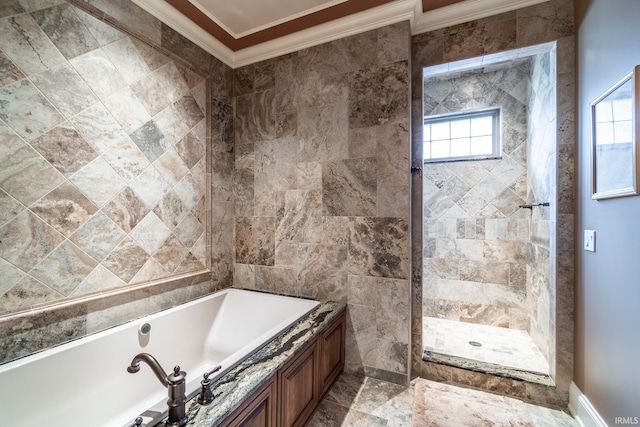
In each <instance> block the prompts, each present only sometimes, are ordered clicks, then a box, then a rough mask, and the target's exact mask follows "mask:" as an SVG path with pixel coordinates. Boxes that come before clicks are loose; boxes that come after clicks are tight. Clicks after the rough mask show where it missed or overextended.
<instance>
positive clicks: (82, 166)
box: [0, 0, 233, 360]
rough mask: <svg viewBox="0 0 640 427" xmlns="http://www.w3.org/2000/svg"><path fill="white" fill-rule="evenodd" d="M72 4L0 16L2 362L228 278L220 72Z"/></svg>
mask: <svg viewBox="0 0 640 427" xmlns="http://www.w3.org/2000/svg"><path fill="white" fill-rule="evenodd" d="M77 3H78V6H80V7H81V8H79V7H76V6H74V5H73V2H66V1H60V0H39V1H22V0H12V1H5V2H3V4H2V7H0V32H1V33H2V38H0V120H1V121H0V277H2V283H0V295H1V297H0V316H2V322H1V323H2V325H0V328H2V329H3V331H4V332H6V333H3V334H2V336H3V341H2V345H1V346H0V347H2V348H3V350H6V351H3V354H4V357H3V360H10V359H11V358H15V357H19V356H22V355H25V354H29V353H31V352H33V351H37V350H40V349H42V348H46V347H47V346H49V345H55V344H58V343H60V342H64V341H66V340H68V339H72V338H75V337H79V336H83V335H85V334H88V333H92V332H95V331H96V330H100V329H102V328H105V327H108V326H113V325H114V324H118V323H122V322H124V321H127V320H130V319H132V318H136V317H140V316H143V315H145V314H148V313H149V312H153V311H158V310H160V309H162V308H168V307H171V306H173V305H176V304H179V303H181V302H184V301H185V300H189V299H191V298H193V297H195V296H198V295H202V294H206V293H208V292H210V291H211V290H213V289H214V288H216V287H220V286H230V284H231V270H230V268H231V265H232V258H231V244H232V238H231V236H232V234H231V231H230V224H224V221H216V219H215V218H220V217H223V218H225V217H228V216H229V215H228V212H225V205H224V204H225V203H227V204H228V200H229V198H230V196H229V194H220V193H215V192H214V193H213V194H215V195H216V196H219V197H220V199H217V200H216V203H218V205H217V206H216V208H217V210H216V213H215V214H214V215H213V217H214V220H213V221H214V224H213V226H212V227H211V226H209V221H210V217H211V216H212V215H211V208H210V205H211V193H210V190H209V188H210V185H211V184H210V181H211V173H210V170H211V169H210V168H211V160H210V158H211V154H212V151H213V152H214V155H216V153H218V152H230V151H231V146H232V143H233V139H232V138H233V134H232V131H231V130H230V129H232V121H231V120H232V117H231V113H230V111H231V107H230V106H229V93H230V90H229V86H230V76H231V74H230V70H228V69H227V70H225V69H224V66H222V64H220V63H219V62H218V61H217V60H215V59H214V58H212V57H211V56H210V55H208V54H206V53H205V52H203V51H202V50H200V49H199V48H197V47H195V46H194V45H193V44H191V43H189V42H186V41H185V40H184V39H183V38H182V37H181V36H179V35H177V34H176V33H175V32H173V31H172V30H170V29H169V28H167V27H165V26H164V25H161V24H160V22H159V21H158V20H156V19H155V18H153V17H151V16H150V15H148V14H146V13H145V12H144V11H142V10H141V9H139V8H137V7H136V6H134V5H133V4H132V3H131V2H128V1H123V0H119V1H115V2H103V1H99V0H96V1H92V2H89V3H88V4H85V2H77ZM100 8H102V9H100ZM114 16H115V17H116V18H114ZM119 19H120V20H122V21H124V22H121V21H120V20H119ZM106 21H108V22H109V23H112V24H115V25H117V26H119V27H120V29H117V28H115V27H113V26H111V25H108V22H106ZM127 21H128V22H127ZM132 28H135V30H132ZM121 30H124V31H121ZM172 52H177V53H179V55H180V56H182V58H180V57H178V56H177V55H175V54H173V53H172ZM215 62H217V63H215ZM211 94H212V95H213V96H214V97H216V98H217V99H213V100H212V99H211V98H210V96H211ZM207 110H209V111H211V113H210V116H209V117H207ZM212 147H213V150H212V149H211V148H212ZM223 178H224V177H217V179H216V180H215V182H214V183H213V188H214V190H215V189H216V188H225V187H227V188H228V187H230V184H226V183H224V181H223ZM214 197H215V196H214ZM220 204H221V205H220ZM226 208H227V209H228V208H229V207H228V206H226ZM225 226H227V227H228V228H225ZM224 230H226V231H224ZM212 232H213V233H216V234H217V239H216V250H215V251H212V245H211V233H212ZM225 245H226V246H225ZM212 253H213V254H214V255H213V257H212V256H211V254H212ZM212 260H213V262H212ZM210 267H211V268H212V269H213V270H214V271H215V272H216V273H218V276H217V277H216V278H215V279H214V282H213V283H211V281H210V280H209V277H210V274H208V273H204V274H202V272H206V271H207V270H208V269H209V268H210ZM195 273H200V274H196V275H194V274H195ZM190 276H191V278H189V277H190ZM172 278H179V279H177V280H171V279H172ZM151 282H154V283H156V282H157V283H159V284H158V285H157V286H156V287H155V288H153V287H149V288H146V289H145V288H144V287H142V288H141V287H140V286H137V287H135V286H134V287H132V285H143V284H145V283H151ZM152 288H153V289H152ZM116 289H124V290H125V291H124V292H120V293H119V294H118V295H117V296H114V297H111V298H104V299H101V298H100V295H101V294H103V293H105V292H109V291H113V290H116ZM127 289H131V291H130V292H127ZM86 296H90V297H92V298H89V299H84V300H83V298H82V297H86ZM64 301H67V302H76V303H69V304H67V305H64V306H60V305H59V304H58V308H56V309H49V308H48V307H49V306H50V305H51V304H52V303H60V302H64ZM82 301H85V302H82ZM87 301H91V302H87ZM134 301H137V302H135V303H133V302H134ZM107 309H108V311H107ZM42 317H48V321H47V322H42ZM25 319H31V320H30V322H31V323H29V322H26V323H25V321H24V320H25ZM47 324H48V325H49V327H48V328H47V327H46V325H47ZM16 325H19V326H16ZM40 327H42V328H43V329H40ZM9 331H10V332H9ZM18 343H21V344H20V345H18Z"/></svg>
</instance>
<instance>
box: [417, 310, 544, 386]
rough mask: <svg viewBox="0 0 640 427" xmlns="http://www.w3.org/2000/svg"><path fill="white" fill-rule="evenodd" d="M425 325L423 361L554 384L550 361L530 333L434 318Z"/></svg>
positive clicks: (423, 332) (423, 328) (427, 318)
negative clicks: (550, 371) (550, 373)
mask: <svg viewBox="0 0 640 427" xmlns="http://www.w3.org/2000/svg"><path fill="white" fill-rule="evenodd" d="M422 320H423V324H422V345H423V356H422V358H423V360H425V361H429V362H435V363H440V364H443V365H449V366H455V367H458V368H463V369H469V370H472V371H477V372H484V373H488V374H493V375H498V376H502V377H509V378H516V379H520V380H524V381H529V382H534V383H539V384H544V385H553V384H554V383H553V380H552V379H551V377H550V375H549V362H548V361H547V360H546V359H545V357H544V356H543V355H542V353H541V352H540V350H539V349H538V347H537V346H536V345H535V344H534V342H533V340H532V339H531V337H530V336H529V334H528V333H527V331H521V330H516V329H507V328H500V327H496V326H486V325H478V324H475V323H466V322H459V321H454V320H447V319H438V318H434V317H424V318H423V319H422Z"/></svg>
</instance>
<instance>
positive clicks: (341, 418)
mask: <svg viewBox="0 0 640 427" xmlns="http://www.w3.org/2000/svg"><path fill="white" fill-rule="evenodd" d="M414 385H415V382H413V383H412V384H411V385H410V386H409V387H405V386H401V385H398V384H392V383H388V382H384V381H380V380H376V379H374V378H367V377H365V378H362V377H357V376H354V375H350V374H346V373H345V374H342V376H340V378H338V380H337V381H336V383H335V384H334V385H333V387H331V389H330V390H329V392H328V393H327V395H326V396H325V398H324V399H323V401H322V402H321V403H320V406H319V408H318V410H317V411H316V413H315V414H314V415H313V417H312V418H311V420H310V421H309V422H308V423H307V427H335V426H345V427H347V426H348V427H385V426H386V427H411V426H413V427H461V426H463V425H472V426H474V427H475V424H464V423H462V424H461V420H460V419H458V418H455V417H453V418H452V419H451V420H448V421H438V422H437V423H429V424H424V423H421V422H415V421H414V420H413V419H412V418H413V417H412V414H413V408H414V393H415V390H414ZM442 387H443V388H444V387H448V388H449V389H450V390H453V391H454V392H455V391H459V394H460V396H468V397H462V398H461V400H464V401H462V402H457V403H458V404H461V405H463V406H465V407H470V406H473V402H472V400H474V399H478V398H480V399H482V397H483V396H485V395H487V397H489V398H490V397H495V395H492V394H490V393H485V392H481V391H475V390H468V389H463V388H460V387H455V386H444V385H443V386H442ZM429 398H431V397H429ZM433 399H434V400H435V401H437V403H434V406H436V407H443V406H445V405H450V404H451V402H447V401H446V400H447V397H446V396H444V395H443V396H439V395H437V394H436V393H434V395H433ZM422 400H424V399H422ZM506 401H508V399H506V398H505V402H506ZM521 404H522V405H523V406H524V408H525V413H526V414H527V416H528V418H527V419H528V424H522V425H523V426H525V425H527V426H533V427H578V424H577V423H576V422H575V421H574V420H573V419H572V418H571V417H570V416H569V415H567V414H566V413H564V412H562V411H557V410H551V409H548V408H543V407H539V406H534V405H529V404H525V403H521ZM491 409H492V411H491V412H492V413H496V414H500V413H502V414H504V413H508V412H510V411H512V408H511V407H510V406H508V405H507V404H505V405H504V411H501V410H500V409H501V408H500V407H497V406H495V405H494V406H493V407H492V408H491ZM491 416H492V415H491V414H489V417H491ZM497 419H498V418H496V420H497ZM489 422H490V424H483V425H491V426H493V427H507V425H503V424H501V423H500V422H499V421H495V422H492V421H489ZM517 425H521V424H517Z"/></svg>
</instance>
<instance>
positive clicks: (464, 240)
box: [423, 59, 531, 329]
mask: <svg viewBox="0 0 640 427" xmlns="http://www.w3.org/2000/svg"><path fill="white" fill-rule="evenodd" d="M506 65H507V66H504V67H498V66H496V67H493V68H492V69H479V70H473V71H469V72H465V73H464V74H463V75H460V74H452V75H447V76H437V77H431V78H429V79H427V80H426V81H425V91H424V96H425V102H424V105H425V109H426V111H425V114H427V115H429V114H445V113H451V112H459V111H464V110H474V109H481V108H489V107H496V106H499V107H501V122H502V152H501V158H500V159H496V160H479V161H472V162H468V161H467V162H452V163H429V164H426V165H425V168H424V185H423V191H424V198H423V199H424V201H425V202H424V203H425V206H424V215H425V218H424V224H425V227H424V234H425V235H424V242H425V250H424V257H425V258H424V265H423V271H424V275H425V277H426V278H428V279H429V280H428V281H429V283H430V285H429V286H428V287H425V290H424V297H423V304H424V310H425V313H429V315H431V316H434V317H442V318H447V319H452V320H464V321H466V322H471V323H482V324H487V325H494V326H501V327H512V328H515V329H521V328H523V324H524V323H526V315H525V313H526V311H525V307H524V301H523V298H522V295H523V294H524V287H525V281H524V280H523V279H522V278H523V272H524V271H526V256H525V252H526V243H527V242H528V241H529V227H530V219H529V211H525V210H523V209H520V208H519V206H520V205H522V204H524V203H525V202H526V200H527V185H526V183H527V159H526V155H525V156H520V155H518V153H520V151H522V150H524V153H526V151H527V142H526V141H527V100H528V97H527V94H528V91H529V87H530V86H531V82H530V75H531V72H530V67H531V63H530V59H528V60H521V61H515V62H514V63H511V62H510V63H507V64H506ZM521 183H525V184H524V185H521Z"/></svg>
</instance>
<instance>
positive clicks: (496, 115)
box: [422, 107, 502, 163]
mask: <svg viewBox="0 0 640 427" xmlns="http://www.w3.org/2000/svg"><path fill="white" fill-rule="evenodd" d="M501 110H502V109H501V107H492V108H483V109H478V110H468V111H463V112H455V113H446V114H437V115H430V116H424V117H423V121H422V129H423V132H424V127H425V125H427V124H429V125H432V124H437V123H447V122H449V123H450V122H453V121H455V120H460V119H473V118H478V117H491V119H492V135H491V137H492V150H491V151H492V152H491V154H476V155H471V154H470V155H468V156H456V157H438V158H429V159H425V158H424V154H425V153H426V150H425V147H426V141H425V139H424V135H423V138H422V146H423V155H422V159H423V162H424V163H444V162H461V161H468V160H490V159H500V158H502V153H501V129H502V126H501V118H502V111H501ZM449 147H451V138H449ZM449 152H451V148H449Z"/></svg>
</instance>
